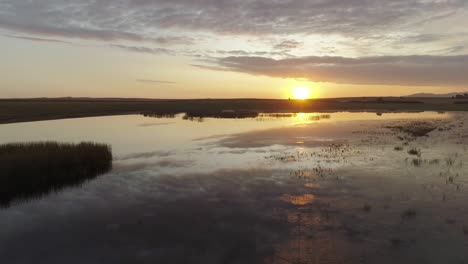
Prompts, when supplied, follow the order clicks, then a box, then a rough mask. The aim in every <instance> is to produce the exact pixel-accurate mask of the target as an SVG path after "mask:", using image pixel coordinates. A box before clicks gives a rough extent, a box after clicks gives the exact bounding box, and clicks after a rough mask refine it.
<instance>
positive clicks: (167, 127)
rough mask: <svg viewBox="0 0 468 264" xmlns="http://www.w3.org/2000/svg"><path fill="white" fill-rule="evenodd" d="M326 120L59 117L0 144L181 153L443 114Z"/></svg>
mask: <svg viewBox="0 0 468 264" xmlns="http://www.w3.org/2000/svg"><path fill="white" fill-rule="evenodd" d="M326 114H327V115H328V114H329V115H330V118H329V119H320V120H316V119H315V117H317V116H320V115H322V114H320V113H308V114H304V113H300V114H297V115H293V116H292V117H285V118H271V117H259V118H247V119H213V118H204V122H202V123H199V122H190V121H186V120H182V118H181V117H182V116H181V115H179V116H177V117H176V118H175V119H170V118H159V119H156V118H147V117H143V116H139V115H126V116H109V117H93V118H77V119H64V120H54V121H41V122H29V123H18V124H8V125H0V128H1V131H2V133H1V135H0V143H6V142H24V141H44V140H53V141H65V142H80V141H96V142H102V143H108V144H111V145H112V148H113V151H114V154H115V155H117V156H120V155H126V154H131V153H142V152H152V151H170V150H181V149H184V150H187V149H190V148H195V147H199V146H198V143H199V142H197V141H193V140H195V139H200V138H208V137H212V136H218V135H229V134H235V133H242V132H249V131H254V130H263V129H269V128H277V127H289V126H293V125H297V124H304V123H306V124H309V123H316V122H337V121H350V120H383V119H412V118H417V119H422V118H444V117H447V116H448V115H449V114H438V113H435V112H424V113H388V114H387V113H384V114H383V115H382V116H377V115H376V114H375V113H349V112H339V113H326Z"/></svg>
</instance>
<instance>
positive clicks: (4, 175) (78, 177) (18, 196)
mask: <svg viewBox="0 0 468 264" xmlns="http://www.w3.org/2000/svg"><path fill="white" fill-rule="evenodd" d="M111 168H112V151H111V147H110V146H109V145H106V144H96V143H80V144H63V143H57V142H39V143H11V144H4V145H0V206H1V207H8V206H10V204H11V202H12V201H14V200H24V199H30V198H34V197H40V196H43V195H46V194H48V193H50V192H52V191H58V190H61V189H62V188H65V187H68V186H75V185H80V184H82V183H83V182H85V181H86V180H88V179H92V178H95V177H96V176H98V175H100V174H103V173H106V172H108V171H109V170H110V169H111Z"/></svg>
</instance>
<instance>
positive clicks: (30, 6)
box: [0, 0, 468, 98]
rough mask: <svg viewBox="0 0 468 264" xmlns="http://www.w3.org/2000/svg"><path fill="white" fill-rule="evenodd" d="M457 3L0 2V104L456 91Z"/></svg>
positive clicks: (465, 59)
mask: <svg viewBox="0 0 468 264" xmlns="http://www.w3.org/2000/svg"><path fill="white" fill-rule="evenodd" d="M467 25H468V1H466V0H391V1H390V0H261V1H260V0H73V1H72V0H0V49H1V54H2V55H1V59H0V92H1V93H0V97H42V96H47V97H59V96H90V97H149V98H207V97H210V98H220V97H265V98H285V97H288V95H289V92H290V90H291V89H292V88H293V87H296V86H307V87H310V88H311V89H313V91H314V95H315V96H320V97H337V96H372V95H406V94H411V93H417V92H434V93H446V92H453V91H465V90H468V27H467Z"/></svg>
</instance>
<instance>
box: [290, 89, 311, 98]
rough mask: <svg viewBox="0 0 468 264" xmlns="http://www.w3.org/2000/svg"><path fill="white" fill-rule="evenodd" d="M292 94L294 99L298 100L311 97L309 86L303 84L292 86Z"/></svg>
mask: <svg viewBox="0 0 468 264" xmlns="http://www.w3.org/2000/svg"><path fill="white" fill-rule="evenodd" d="M292 94H293V98H294V99H300V100H305V99H309V98H310V97H311V91H310V88H309V87H305V86H298V87H294V88H293V91H292Z"/></svg>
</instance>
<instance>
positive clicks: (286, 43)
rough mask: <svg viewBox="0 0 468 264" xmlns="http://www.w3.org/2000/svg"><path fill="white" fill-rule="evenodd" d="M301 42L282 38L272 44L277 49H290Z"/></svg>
mask: <svg viewBox="0 0 468 264" xmlns="http://www.w3.org/2000/svg"><path fill="white" fill-rule="evenodd" d="M301 44H302V43H301V42H299V41H295V40H283V41H281V42H279V43H277V44H275V45H274V46H273V48H274V49H277V50H292V49H295V48H297V47H299V46H300V45H301Z"/></svg>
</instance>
